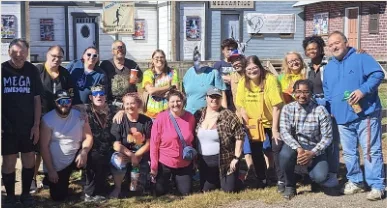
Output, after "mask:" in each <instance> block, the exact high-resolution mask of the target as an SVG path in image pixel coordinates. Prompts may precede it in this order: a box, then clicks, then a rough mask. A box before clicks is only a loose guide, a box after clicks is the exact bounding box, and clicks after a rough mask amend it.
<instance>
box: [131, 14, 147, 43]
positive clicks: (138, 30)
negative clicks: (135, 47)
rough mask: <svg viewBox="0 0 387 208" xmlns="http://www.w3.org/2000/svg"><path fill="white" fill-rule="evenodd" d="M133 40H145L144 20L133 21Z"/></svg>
mask: <svg viewBox="0 0 387 208" xmlns="http://www.w3.org/2000/svg"><path fill="white" fill-rule="evenodd" d="M133 40H145V20H144V19H135V20H134V34H133Z"/></svg>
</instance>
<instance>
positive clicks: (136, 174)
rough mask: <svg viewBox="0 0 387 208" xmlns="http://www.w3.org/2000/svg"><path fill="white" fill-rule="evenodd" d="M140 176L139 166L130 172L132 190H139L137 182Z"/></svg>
mask: <svg viewBox="0 0 387 208" xmlns="http://www.w3.org/2000/svg"><path fill="white" fill-rule="evenodd" d="M139 177H140V169H139V168H138V167H133V168H132V171H131V172H130V191H137V183H138V179H139Z"/></svg>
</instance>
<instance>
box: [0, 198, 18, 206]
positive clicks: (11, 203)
mask: <svg viewBox="0 0 387 208" xmlns="http://www.w3.org/2000/svg"><path fill="white" fill-rule="evenodd" d="M16 203H17V200H16V197H15V196H6V197H5V199H4V201H2V203H1V207H3V208H13V207H17V206H16Z"/></svg>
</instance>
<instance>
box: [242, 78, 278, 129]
mask: <svg viewBox="0 0 387 208" xmlns="http://www.w3.org/2000/svg"><path fill="white" fill-rule="evenodd" d="M250 86H251V91H250V90H248V89H247V88H246V87H245V78H242V79H241V80H240V81H239V83H238V89H237V94H236V106H237V107H241V108H243V109H244V110H245V111H246V113H247V116H248V117H249V118H250V119H258V118H261V117H262V123H263V127H264V128H271V126H272V121H273V113H272V112H273V106H276V105H279V104H282V103H283V99H282V95H281V93H282V92H281V88H280V85H279V83H278V81H277V78H276V77H275V76H274V75H272V74H269V73H268V74H267V75H266V79H265V86H264V90H263V92H262V91H261V88H260V87H259V86H257V85H255V84H254V83H253V82H252V81H250Z"/></svg>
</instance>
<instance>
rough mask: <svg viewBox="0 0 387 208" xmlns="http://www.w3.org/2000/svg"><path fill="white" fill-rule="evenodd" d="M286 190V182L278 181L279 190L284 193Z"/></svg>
mask: <svg viewBox="0 0 387 208" xmlns="http://www.w3.org/2000/svg"><path fill="white" fill-rule="evenodd" d="M284 191H285V183H283V182H282V183H277V192H278V193H284Z"/></svg>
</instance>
